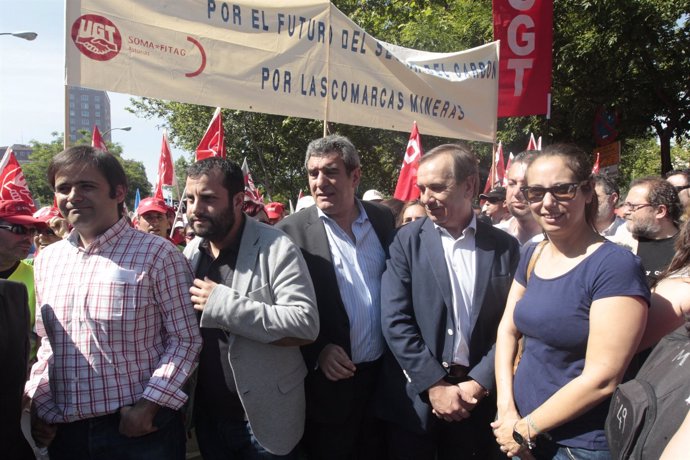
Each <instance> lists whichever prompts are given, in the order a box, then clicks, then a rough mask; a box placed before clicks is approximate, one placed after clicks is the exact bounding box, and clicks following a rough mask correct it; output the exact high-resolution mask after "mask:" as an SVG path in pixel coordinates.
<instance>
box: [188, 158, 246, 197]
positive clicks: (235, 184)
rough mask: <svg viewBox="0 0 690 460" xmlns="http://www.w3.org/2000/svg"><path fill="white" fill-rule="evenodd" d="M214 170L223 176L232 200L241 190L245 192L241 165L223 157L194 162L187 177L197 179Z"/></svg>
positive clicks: (224, 184) (208, 174)
mask: <svg viewBox="0 0 690 460" xmlns="http://www.w3.org/2000/svg"><path fill="white" fill-rule="evenodd" d="M213 171H217V172H219V173H220V174H221V176H222V177H223V187H224V188H225V190H227V191H228V198H229V200H230V201H231V202H232V197H234V196H235V195H237V194H238V193H240V192H244V174H243V173H242V168H240V166H239V165H238V164H237V163H235V162H233V161H230V160H228V159H226V158H222V157H209V158H205V159H203V160H199V161H197V162H196V163H192V164H191V165H189V167H188V168H187V177H191V178H192V179H197V178H199V177H201V176H210V175H211V173H212V172H213Z"/></svg>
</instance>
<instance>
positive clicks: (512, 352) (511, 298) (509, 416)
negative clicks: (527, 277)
mask: <svg viewBox="0 0 690 460" xmlns="http://www.w3.org/2000/svg"><path fill="white" fill-rule="evenodd" d="M524 294H525V287H524V286H523V285H521V284H520V283H518V282H517V281H513V285H512V286H511V287H510V292H509V293H508V300H507V301H506V308H505V311H504V312H503V317H502V318H501V322H500V324H499V325H498V335H497V338H496V357H495V363H496V364H495V366H496V403H497V408H498V411H497V416H496V421H495V422H493V423H492V424H491V427H492V428H493V429H494V434H495V435H496V437H497V441H498V443H499V444H501V446H502V450H503V449H506V448H509V447H512V449H513V451H514V452H517V450H518V449H519V447H520V446H518V444H517V443H515V442H514V440H513V439H512V433H513V426H514V425H515V422H516V421H518V420H519V419H520V415H519V414H518V411H517V408H516V406H515V399H514V397H513V365H514V363H515V356H516V355H517V351H518V341H519V340H520V337H521V336H522V334H521V333H520V331H518V329H517V327H516V326H515V322H514V321H513V314H514V312H515V304H517V302H518V301H519V300H520V299H521V298H522V296H523V295H524ZM508 435H509V436H508ZM505 443H508V445H505Z"/></svg>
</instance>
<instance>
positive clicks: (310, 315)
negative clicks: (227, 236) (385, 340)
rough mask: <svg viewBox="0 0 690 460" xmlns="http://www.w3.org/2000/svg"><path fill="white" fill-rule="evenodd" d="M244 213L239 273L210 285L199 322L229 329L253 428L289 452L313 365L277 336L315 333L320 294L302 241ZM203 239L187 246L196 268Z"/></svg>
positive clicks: (268, 443)
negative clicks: (281, 343) (209, 291)
mask: <svg viewBox="0 0 690 460" xmlns="http://www.w3.org/2000/svg"><path fill="white" fill-rule="evenodd" d="M245 219H246V224H245V227H244V231H243V233H242V239H241V241H240V250H239V254H238V256H237V264H236V267H235V270H234V272H233V277H232V279H231V280H230V279H228V280H225V281H224V282H223V283H222V284H219V285H218V286H217V287H216V288H215V289H214V290H213V291H212V292H211V295H210V296H209V298H208V300H207V303H206V307H205V309H204V312H203V314H202V315H201V324H200V325H201V326H202V327H213V328H219V329H223V330H225V331H228V332H230V338H229V342H228V346H229V348H228V360H229V361H230V367H231V368H232V372H233V375H234V378H235V382H236V384H237V390H238V394H239V397H240V401H241V402H242V406H243V407H244V410H245V412H246V414H247V418H248V420H249V424H250V426H251V428H252V431H253V432H254V436H256V439H257V440H258V441H259V443H260V444H261V445H262V446H263V447H264V448H265V449H266V450H268V451H269V452H271V453H273V454H276V455H285V454H287V453H289V452H290V451H291V450H292V449H293V448H294V447H295V446H296V445H297V443H298V442H299V440H300V439H301V437H302V434H303V432H304V418H305V398H304V377H305V376H306V375H307V369H306V366H305V364H304V360H303V359H302V355H301V353H300V349H299V347H298V346H281V345H277V344H275V342H277V341H279V340H281V339H286V338H292V339H299V340H301V341H305V340H306V341H312V340H314V339H315V338H316V337H317V335H318V332H319V316H318V311H317V308H316V296H315V294H314V287H313V285H312V282H311V278H310V277H309V272H308V270H307V266H306V263H305V262H304V258H303V257H302V254H301V252H300V250H299V248H298V247H297V246H295V244H294V243H293V242H292V241H291V240H290V239H289V238H288V237H287V236H286V235H285V234H284V233H283V232H281V231H279V230H277V229H275V228H272V227H270V226H268V225H264V224H262V223H259V222H257V221H255V220H254V219H251V218H248V217H245ZM201 241H202V239H201V238H196V239H194V240H193V241H192V242H191V243H190V244H189V245H188V246H187V247H186V248H185V251H184V254H185V256H186V257H187V258H188V259H189V260H190V262H191V264H192V267H193V268H194V270H195V271H196V269H197V267H198V265H199V260H200V255H201V254H200V252H199V244H200V243H201Z"/></svg>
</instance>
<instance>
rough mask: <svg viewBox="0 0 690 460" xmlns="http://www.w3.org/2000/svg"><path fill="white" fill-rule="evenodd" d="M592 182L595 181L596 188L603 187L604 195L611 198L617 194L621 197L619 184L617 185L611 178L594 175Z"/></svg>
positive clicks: (603, 175)
mask: <svg viewBox="0 0 690 460" xmlns="http://www.w3.org/2000/svg"><path fill="white" fill-rule="evenodd" d="M592 180H593V181H594V186H595V187H596V186H597V185H601V188H603V189H604V193H605V194H606V195H608V196H611V195H613V194H614V193H615V194H616V195H618V196H621V191H620V188H618V184H616V181H614V180H613V179H611V178H610V177H609V176H607V175H605V174H594V175H592Z"/></svg>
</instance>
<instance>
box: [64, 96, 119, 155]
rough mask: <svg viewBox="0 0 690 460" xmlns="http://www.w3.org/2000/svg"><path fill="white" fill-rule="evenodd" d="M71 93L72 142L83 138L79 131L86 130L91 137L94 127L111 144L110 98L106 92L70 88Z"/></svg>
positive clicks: (70, 120) (70, 126)
mask: <svg viewBox="0 0 690 460" xmlns="http://www.w3.org/2000/svg"><path fill="white" fill-rule="evenodd" d="M68 93H69V136H70V142H76V140H77V139H78V138H79V137H81V134H80V132H79V131H81V130H86V131H87V132H88V133H89V134H88V137H89V138H90V137H91V133H92V132H93V127H94V125H96V126H98V130H99V131H100V132H101V134H102V135H103V140H105V141H108V142H110V140H111V139H110V129H111V128H110V98H109V97H108V93H106V92H105V91H98V90H95V89H88V88H80V87H76V86H70V87H69V88H68Z"/></svg>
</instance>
